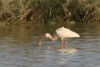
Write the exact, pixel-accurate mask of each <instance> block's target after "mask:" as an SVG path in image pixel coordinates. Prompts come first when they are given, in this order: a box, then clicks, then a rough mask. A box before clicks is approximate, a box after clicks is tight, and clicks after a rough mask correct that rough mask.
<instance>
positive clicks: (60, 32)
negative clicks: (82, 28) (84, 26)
mask: <svg viewBox="0 0 100 67" xmlns="http://www.w3.org/2000/svg"><path fill="white" fill-rule="evenodd" d="M56 34H57V36H58V37H60V38H71V37H79V35H78V34H77V33H75V32H73V31H71V30H69V29H67V28H58V29H57V30H56Z"/></svg>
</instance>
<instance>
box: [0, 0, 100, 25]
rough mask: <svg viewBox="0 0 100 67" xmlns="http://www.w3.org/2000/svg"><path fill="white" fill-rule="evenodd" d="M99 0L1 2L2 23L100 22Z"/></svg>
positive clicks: (23, 0) (8, 0) (10, 0)
mask: <svg viewBox="0 0 100 67" xmlns="http://www.w3.org/2000/svg"><path fill="white" fill-rule="evenodd" d="M99 2H100V1H99V0H95V1H93V0H1V1H0V9H1V11H0V21H4V22H6V23H13V24H20V23H26V22H27V23H50V24H55V23H54V22H56V23H60V22H61V21H63V22H66V21H67V22H68V21H74V22H82V23H87V22H94V21H100V5H99Z"/></svg>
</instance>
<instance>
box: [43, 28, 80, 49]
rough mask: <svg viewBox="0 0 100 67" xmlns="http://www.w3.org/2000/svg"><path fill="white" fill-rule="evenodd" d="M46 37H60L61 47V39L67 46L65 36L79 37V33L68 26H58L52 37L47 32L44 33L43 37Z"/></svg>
mask: <svg viewBox="0 0 100 67" xmlns="http://www.w3.org/2000/svg"><path fill="white" fill-rule="evenodd" d="M45 37H47V38H49V39H50V40H51V41H55V40H57V39H58V38H61V40H62V41H61V47H62V48H63V40H65V43H66V46H67V41H66V38H73V37H80V35H79V34H77V33H75V32H73V31H71V30H69V29H68V28H64V27H61V28H58V29H57V30H56V31H55V33H54V36H53V37H52V36H51V35H50V34H49V33H45V35H44V38H45Z"/></svg>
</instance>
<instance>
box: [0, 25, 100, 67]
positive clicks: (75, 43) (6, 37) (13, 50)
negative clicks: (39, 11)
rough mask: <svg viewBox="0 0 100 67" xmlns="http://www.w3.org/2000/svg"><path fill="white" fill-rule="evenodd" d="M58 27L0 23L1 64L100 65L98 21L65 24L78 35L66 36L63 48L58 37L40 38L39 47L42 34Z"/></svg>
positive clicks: (4, 66) (6, 66)
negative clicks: (74, 36)
mask: <svg viewBox="0 0 100 67" xmlns="http://www.w3.org/2000/svg"><path fill="white" fill-rule="evenodd" d="M61 26H63V24H58V25H57V26H55V25H53V26H52V25H49V26H48V25H34V24H30V25H25V24H23V25H11V26H0V67H62V66H63V67H100V27H99V26H100V24H91V25H83V24H75V25H68V24H65V25H64V26H65V27H67V28H69V29H71V30H73V31H75V32H77V33H79V34H80V36H81V37H80V38H72V39H67V42H68V47H67V48H64V49H61V45H60V42H61V41H60V40H57V41H53V42H52V41H49V40H48V39H43V40H42V43H41V45H42V46H41V47H40V46H38V41H39V39H40V38H41V37H42V36H43V35H44V33H46V32H49V33H51V34H52V33H53V32H54V30H56V29H57V28H58V27H61ZM64 45H65V44H64Z"/></svg>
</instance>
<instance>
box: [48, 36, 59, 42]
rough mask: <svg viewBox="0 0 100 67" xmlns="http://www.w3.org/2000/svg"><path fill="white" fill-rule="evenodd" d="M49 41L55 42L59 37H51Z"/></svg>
mask: <svg viewBox="0 0 100 67" xmlns="http://www.w3.org/2000/svg"><path fill="white" fill-rule="evenodd" d="M49 39H50V40H51V41H55V40H57V39H58V37H57V36H54V37H52V36H51V35H50V37H49Z"/></svg>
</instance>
